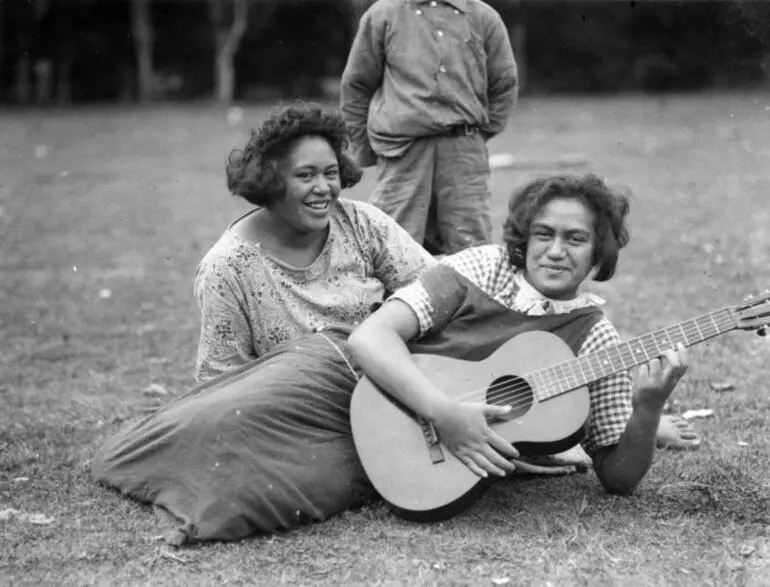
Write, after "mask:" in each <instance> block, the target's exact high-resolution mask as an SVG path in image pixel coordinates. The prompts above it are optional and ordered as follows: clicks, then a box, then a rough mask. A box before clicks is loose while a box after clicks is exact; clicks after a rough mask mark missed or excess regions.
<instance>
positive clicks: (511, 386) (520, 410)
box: [487, 375, 533, 420]
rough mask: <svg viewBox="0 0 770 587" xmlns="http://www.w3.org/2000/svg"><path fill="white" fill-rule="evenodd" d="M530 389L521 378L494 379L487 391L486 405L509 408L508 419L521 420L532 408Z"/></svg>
mask: <svg viewBox="0 0 770 587" xmlns="http://www.w3.org/2000/svg"><path fill="white" fill-rule="evenodd" d="M532 401H533V397H532V388H531V387H530V386H529V383H527V382H526V381H524V380H523V379H522V378H521V377H515V376H513V375H504V376H502V377H498V378H497V379H495V380H494V381H493V382H492V384H491V385H490V386H489V388H488V389H487V403H488V404H494V405H498V406H511V407H512V408H513V409H512V410H511V414H510V415H509V416H508V419H511V420H514V419H516V418H521V417H522V416H523V415H524V414H526V413H527V412H528V411H529V408H531V407H532Z"/></svg>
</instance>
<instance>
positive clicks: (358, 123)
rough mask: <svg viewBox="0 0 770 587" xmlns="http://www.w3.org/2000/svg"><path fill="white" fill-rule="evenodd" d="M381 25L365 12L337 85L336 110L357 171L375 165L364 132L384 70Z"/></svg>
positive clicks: (370, 12) (365, 132)
mask: <svg viewBox="0 0 770 587" xmlns="http://www.w3.org/2000/svg"><path fill="white" fill-rule="evenodd" d="M384 25H385V23H384V22H383V19H382V18H379V19H375V18H373V12H372V11H371V10H369V11H367V12H366V13H365V14H364V16H363V17H362V18H361V21H360V23H359V25H358V30H357V32H356V36H355V39H354V40H353V45H352V47H351V49H350V54H349V55H348V61H347V64H346V65H345V70H344V71H343V72H342V79H341V82H340V110H341V111H342V117H343V119H344V120H345V123H346V125H347V127H348V130H349V131H350V139H351V143H352V148H353V156H354V158H355V159H356V161H357V162H358V164H359V165H361V167H369V166H371V165H374V164H375V163H376V162H377V156H376V154H375V153H374V151H372V147H371V145H370V143H369V135H368V132H367V121H368V117H369V104H370V103H371V101H372V96H374V93H375V92H376V91H377V89H378V88H379V87H380V85H381V84H382V78H383V72H384V70H385V46H384V31H385V29H384Z"/></svg>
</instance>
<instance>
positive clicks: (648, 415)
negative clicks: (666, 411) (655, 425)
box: [634, 401, 665, 422]
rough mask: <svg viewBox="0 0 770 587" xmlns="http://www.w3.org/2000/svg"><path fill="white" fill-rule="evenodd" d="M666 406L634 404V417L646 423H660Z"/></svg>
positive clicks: (638, 402) (646, 402)
mask: <svg viewBox="0 0 770 587" xmlns="http://www.w3.org/2000/svg"><path fill="white" fill-rule="evenodd" d="M664 405H665V402H663V403H660V404H659V403H658V402H650V401H637V402H635V403H634V415H635V416H636V417H637V418H639V419H640V420H642V421H645V422H659V421H660V417H661V416H662V415H663V406H664Z"/></svg>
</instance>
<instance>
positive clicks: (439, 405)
mask: <svg viewBox="0 0 770 587" xmlns="http://www.w3.org/2000/svg"><path fill="white" fill-rule="evenodd" d="M455 403H456V402H455V401H454V400H453V399H451V398H449V397H447V396H445V395H444V394H442V393H437V394H435V395H433V396H432V397H431V400H430V402H429V403H428V405H427V406H426V409H425V417H426V418H427V419H428V420H430V421H432V422H436V421H441V420H443V418H444V417H445V416H446V415H447V414H449V413H451V412H452V411H453V410H454V409H455Z"/></svg>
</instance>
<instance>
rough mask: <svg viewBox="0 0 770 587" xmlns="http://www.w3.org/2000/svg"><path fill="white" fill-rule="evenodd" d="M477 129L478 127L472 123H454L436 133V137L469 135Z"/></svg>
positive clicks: (473, 133) (477, 130)
mask: <svg viewBox="0 0 770 587" xmlns="http://www.w3.org/2000/svg"><path fill="white" fill-rule="evenodd" d="M479 131H480V129H479V127H478V126H475V125H472V124H456V125H454V126H450V127H449V128H448V129H446V130H444V131H442V132H439V133H436V136H437V137H462V136H471V135H475V134H476V133H477V132H479Z"/></svg>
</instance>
